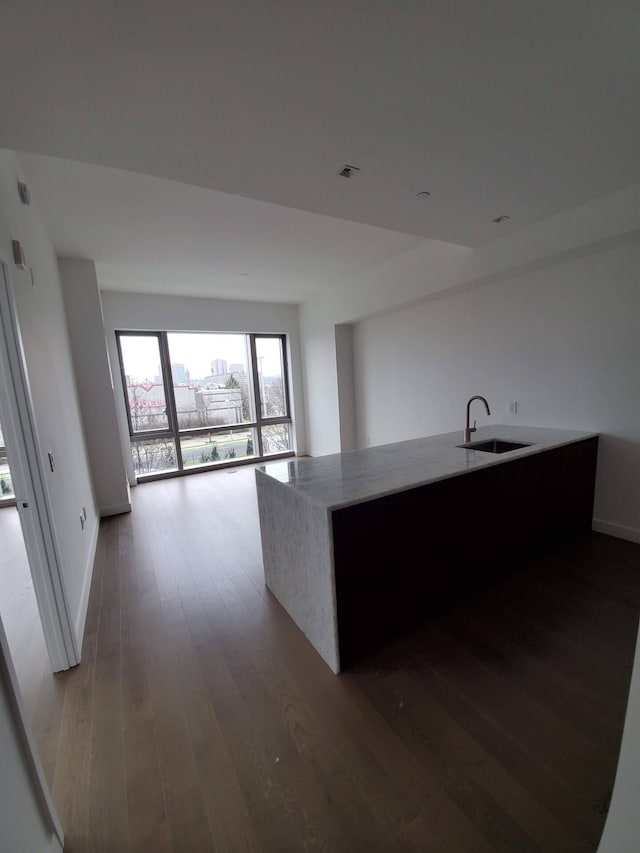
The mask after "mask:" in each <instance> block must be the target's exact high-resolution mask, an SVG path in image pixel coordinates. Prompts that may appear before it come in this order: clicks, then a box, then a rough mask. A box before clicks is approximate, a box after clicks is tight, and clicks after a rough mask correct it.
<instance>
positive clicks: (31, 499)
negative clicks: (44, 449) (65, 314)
mask: <svg viewBox="0 0 640 853" xmlns="http://www.w3.org/2000/svg"><path fill="white" fill-rule="evenodd" d="M0 421H1V422H2V430H3V435H4V441H5V445H6V448H7V455H8V457H9V459H10V462H11V475H12V480H13V488H14V492H15V496H16V501H17V509H18V512H19V513H20V523H21V527H22V532H23V535H24V540H25V546H26V550H27V556H28V558H29V566H30V568H31V577H32V579H33V587H34V591H35V594H36V600H37V602H38V609H39V611H40V619H41V621H42V629H43V632H44V637H45V642H46V644H47V651H48V653H49V658H50V661H51V666H52V669H53V671H54V672H59V671H61V670H64V669H69V667H71V666H75V665H76V664H77V663H79V660H80V656H79V654H78V649H77V648H76V643H75V638H74V634H73V631H72V628H71V620H70V619H69V613H68V610H67V606H66V600H65V594H64V588H63V581H62V575H61V571H60V560H59V557H58V550H57V545H56V540H55V535H54V529H53V525H52V519H51V514H50V512H49V500H48V495H47V491H46V482H45V478H44V476H43V471H42V468H41V457H40V452H39V445H38V439H37V432H36V426H35V420H34V417H33V408H32V405H31V396H30V392H29V382H28V375H27V371H26V367H25V361H24V356H23V350H22V344H21V338H20V329H19V325H18V318H17V313H16V309H15V302H14V299H13V293H12V290H11V282H10V279H9V267H8V265H7V264H5V263H3V262H2V259H0Z"/></svg>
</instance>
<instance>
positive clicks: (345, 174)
mask: <svg viewBox="0 0 640 853" xmlns="http://www.w3.org/2000/svg"><path fill="white" fill-rule="evenodd" d="M359 171H360V169H359V168H358V166H348V165H345V167H344V169H343V170H342V171H341V172H338V174H339V175H340V177H341V178H350V177H352V175H353V174H354V173H355V172H359Z"/></svg>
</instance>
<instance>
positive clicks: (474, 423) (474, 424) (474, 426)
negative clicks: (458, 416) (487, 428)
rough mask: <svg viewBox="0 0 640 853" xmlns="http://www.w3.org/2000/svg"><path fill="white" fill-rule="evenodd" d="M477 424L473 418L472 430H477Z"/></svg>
mask: <svg viewBox="0 0 640 853" xmlns="http://www.w3.org/2000/svg"><path fill="white" fill-rule="evenodd" d="M477 423H478V422H477V421H476V419H475V418H474V419H473V428H474V429H477V427H476V424H477Z"/></svg>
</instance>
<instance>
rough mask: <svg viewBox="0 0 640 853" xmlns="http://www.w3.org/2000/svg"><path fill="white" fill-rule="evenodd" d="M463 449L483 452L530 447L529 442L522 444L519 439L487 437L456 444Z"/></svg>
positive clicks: (504, 451)
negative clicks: (483, 439)
mask: <svg viewBox="0 0 640 853" xmlns="http://www.w3.org/2000/svg"><path fill="white" fill-rule="evenodd" d="M457 447H462V448H464V449H465V450H481V451H482V452H483V453H508V452H509V451H510V450H519V449H520V448H521V447H531V445H530V444H522V443H521V442H519V441H504V440H503V439H502V438H489V439H486V440H485V441H470V442H468V444H458V445H457Z"/></svg>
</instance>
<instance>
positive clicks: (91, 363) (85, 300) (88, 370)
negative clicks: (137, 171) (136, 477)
mask: <svg viewBox="0 0 640 853" xmlns="http://www.w3.org/2000/svg"><path fill="white" fill-rule="evenodd" d="M58 264H59V267H60V278H61V283H62V293H63V296H64V304H65V309H66V315H67V325H68V329H69V338H70V343H71V352H72V355H73V363H74V369H75V376H76V382H77V384H78V392H79V396H80V408H81V410H82V420H83V423H84V432H85V436H86V440H87V450H88V453H89V461H90V463H91V474H92V479H93V484H94V488H95V493H96V502H97V504H98V511H99V512H100V515H101V516H107V515H116V514H117V513H120V512H128V511H129V510H130V509H131V502H130V498H129V487H128V482H127V474H126V471H125V465H124V460H123V458H122V450H121V447H120V433H119V429H118V419H117V417H116V410H115V407H114V405H113V394H114V389H113V386H112V378H111V371H110V369H109V361H108V358H107V349H106V344H105V339H104V328H103V318H102V306H101V304H100V292H99V290H98V280H97V278H96V267H95V264H94V263H93V261H87V260H81V259H77V258H59V259H58Z"/></svg>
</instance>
